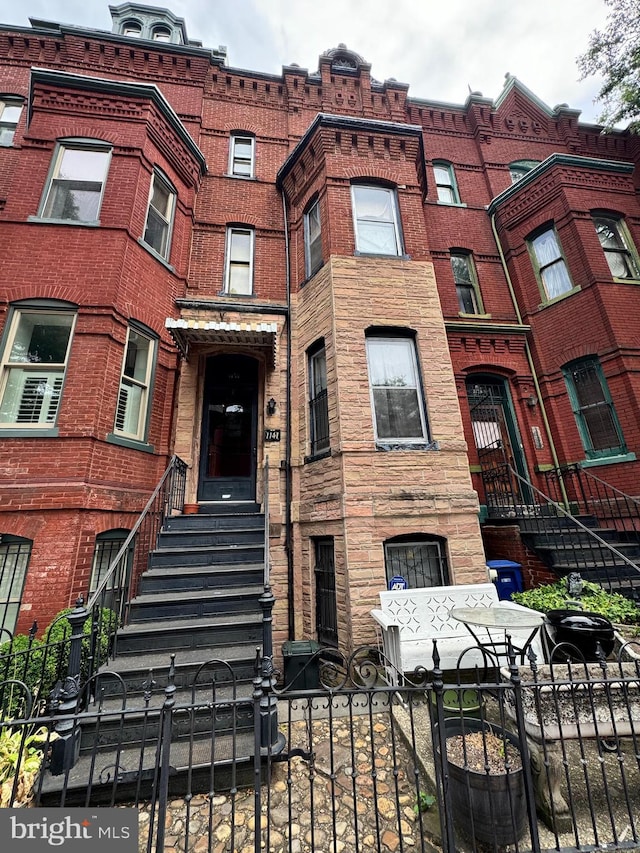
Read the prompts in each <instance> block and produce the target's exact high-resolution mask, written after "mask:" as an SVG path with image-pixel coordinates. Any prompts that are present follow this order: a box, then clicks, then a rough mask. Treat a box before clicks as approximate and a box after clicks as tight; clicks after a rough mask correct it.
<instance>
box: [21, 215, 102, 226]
mask: <svg viewBox="0 0 640 853" xmlns="http://www.w3.org/2000/svg"><path fill="white" fill-rule="evenodd" d="M27 222H37V223H38V224H40V225H73V226H79V227H80V228H99V227H100V220H99V219H94V220H93V221H92V222H83V221H82V220H81V219H53V217H49V216H27Z"/></svg>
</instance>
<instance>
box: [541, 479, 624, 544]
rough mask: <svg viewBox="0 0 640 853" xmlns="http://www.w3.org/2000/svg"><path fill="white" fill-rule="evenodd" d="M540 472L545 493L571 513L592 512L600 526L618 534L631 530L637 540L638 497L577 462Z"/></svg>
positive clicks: (589, 514) (587, 514) (584, 513)
mask: <svg viewBox="0 0 640 853" xmlns="http://www.w3.org/2000/svg"><path fill="white" fill-rule="evenodd" d="M543 476H544V478H545V482H546V489H545V490H546V491H547V493H548V494H549V495H550V496H551V497H552V498H553V500H555V501H557V502H559V503H568V508H569V509H570V510H571V512H572V513H573V515H578V516H580V515H584V516H593V517H594V518H596V519H597V520H598V523H599V526H600V527H612V528H614V529H615V530H616V531H617V532H618V533H620V534H624V533H631V534H632V536H631V537H630V539H631V541H637V537H636V535H635V534H637V533H640V499H639V498H635V497H632V496H631V495H627V494H625V493H624V492H622V491H620V489H617V488H616V487H615V486H612V485H611V484H610V483H606V482H605V481H604V480H602V479H600V477H597V476H596V475H595V474H593V473H591V471H588V470H586V469H584V468H581V467H580V466H579V465H565V466H561V467H560V468H554V469H553V470H552V471H547V472H545V474H544V475H543Z"/></svg>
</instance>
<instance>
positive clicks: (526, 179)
mask: <svg viewBox="0 0 640 853" xmlns="http://www.w3.org/2000/svg"><path fill="white" fill-rule="evenodd" d="M555 166H573V167H576V168H579V169H591V170H592V171H597V172H615V173H617V174H619V175H630V174H631V173H632V172H633V169H634V164H633V163H628V162H626V161H619V162H616V161H614V160H601V159H600V158H598V157H578V156H577V155H575V154H551V155H550V156H549V157H547V158H546V160H543V161H542V163H538V165H537V166H534V168H533V169H531V171H530V172H527V173H526V175H523V176H522V178H520V180H519V181H517V182H516V183H515V184H512V185H511V186H510V187H507V188H506V190H503V191H502V192H501V193H499V194H498V195H497V196H496V197H495V198H494V199H492V201H491V203H490V204H489V206H488V207H487V211H488V213H489V215H490V216H491V215H493V214H494V213H495V212H496V211H497V210H498V208H499V207H500V205H502V204H504V202H505V201H508V200H509V199H510V198H512V197H513V196H514V195H516V194H517V193H519V192H520V191H521V190H522V189H523V188H524V187H526V186H528V185H529V184H531V183H533V182H534V181H536V180H537V179H538V178H539V177H540V175H542V174H544V173H545V172H548V171H549V170H550V169H553V168H554V167H555Z"/></svg>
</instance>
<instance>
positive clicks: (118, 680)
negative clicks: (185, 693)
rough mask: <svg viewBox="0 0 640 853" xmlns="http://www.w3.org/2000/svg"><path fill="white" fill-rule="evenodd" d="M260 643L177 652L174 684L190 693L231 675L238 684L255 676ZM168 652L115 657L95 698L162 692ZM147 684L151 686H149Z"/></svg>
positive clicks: (168, 656)
mask: <svg viewBox="0 0 640 853" xmlns="http://www.w3.org/2000/svg"><path fill="white" fill-rule="evenodd" d="M260 648H261V643H258V644H248V643H238V644H237V645H230V646H222V647H220V648H195V649H181V650H180V651H179V652H177V653H175V657H174V667H175V674H174V684H175V685H176V687H178V688H180V689H182V688H188V689H191V686H192V685H193V684H194V683H196V684H211V682H212V679H215V680H216V681H221V682H225V681H229V680H230V678H231V677H232V676H231V673H233V675H234V676H235V678H236V679H237V681H238V682H240V681H250V680H251V679H252V678H253V677H254V675H255V661H256V649H260ZM171 654H172V653H171V652H167V651H151V652H147V653H139V654H136V655H124V656H118V657H117V658H115V659H114V660H112V661H110V662H109V664H108V665H107V666H105V667H103V668H102V669H101V671H100V676H99V679H98V687H97V694H99V695H103V696H118V697H120V698H122V696H123V695H124V693H123V688H124V689H125V690H126V692H127V697H129V696H131V695H134V694H136V693H144V691H145V690H150V689H154V690H163V689H164V688H165V687H166V686H167V683H168V674H169V664H170V662H171ZM150 682H153V683H152V684H150Z"/></svg>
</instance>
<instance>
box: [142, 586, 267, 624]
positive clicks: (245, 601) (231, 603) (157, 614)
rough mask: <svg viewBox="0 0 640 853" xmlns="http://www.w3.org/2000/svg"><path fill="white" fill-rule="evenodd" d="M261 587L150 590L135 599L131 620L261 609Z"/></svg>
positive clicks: (193, 616) (188, 617)
mask: <svg viewBox="0 0 640 853" xmlns="http://www.w3.org/2000/svg"><path fill="white" fill-rule="evenodd" d="M261 592H262V588H261V587H255V586H254V587H247V586H243V587H223V588H220V589H211V590H207V591H203V590H197V591H194V592H185V591H182V592H180V594H179V595H176V594H175V592H169V593H149V594H146V595H139V596H137V597H136V598H134V599H132V601H131V605H130V607H131V610H130V615H129V622H130V624H135V623H138V622H144V621H145V620H148V621H153V620H158V619H195V618H197V617H204V618H206V617H208V616H214V615H216V614H224V613H260V612H261V610H260V605H259V604H258V598H259V596H260V594H261Z"/></svg>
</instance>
